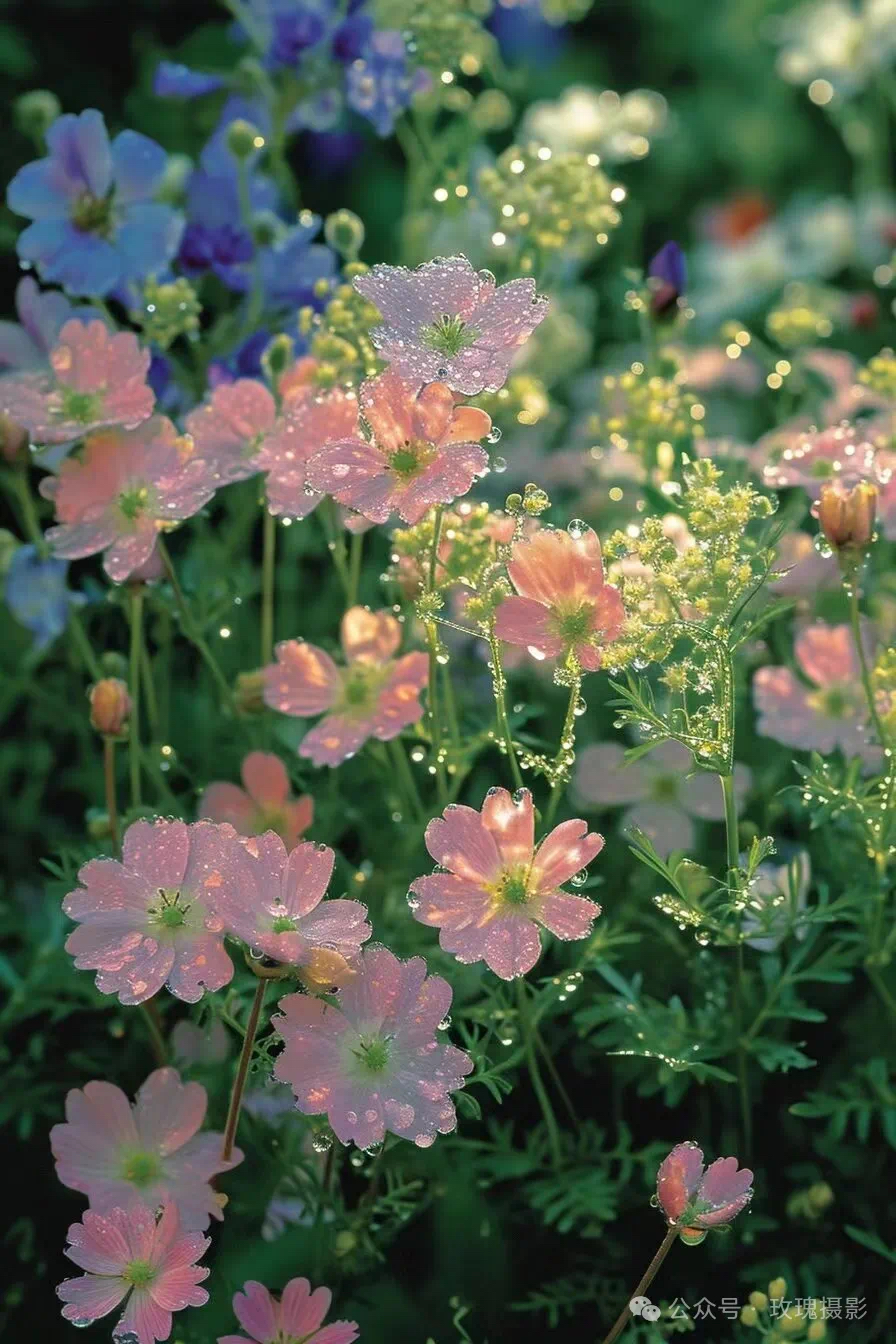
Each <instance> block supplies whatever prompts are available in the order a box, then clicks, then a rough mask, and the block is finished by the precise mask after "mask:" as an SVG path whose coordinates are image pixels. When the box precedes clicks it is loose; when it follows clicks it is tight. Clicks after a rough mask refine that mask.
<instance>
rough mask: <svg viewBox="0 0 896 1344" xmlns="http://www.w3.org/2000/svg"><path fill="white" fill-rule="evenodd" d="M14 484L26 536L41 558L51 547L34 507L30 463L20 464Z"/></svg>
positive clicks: (15, 473) (14, 476)
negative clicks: (29, 472)
mask: <svg viewBox="0 0 896 1344" xmlns="http://www.w3.org/2000/svg"><path fill="white" fill-rule="evenodd" d="M13 483H14V485H15V492H16V496H17V498H18V501H19V507H20V508H21V510H22V525H23V527H24V530H25V535H26V536H27V537H28V538H29V540H30V541H31V542H32V543H33V545H35V546H36V547H37V553H38V555H40V556H45V555H48V554H49V547H48V545H47V543H46V541H45V539H44V534H43V532H42V531H41V526H40V520H39V518H38V516H37V509H36V508H35V507H34V496H33V495H32V493H31V482H30V481H29V479H28V463H27V462H19V463H18V464H17V466H16V469H15V472H14V473H13Z"/></svg>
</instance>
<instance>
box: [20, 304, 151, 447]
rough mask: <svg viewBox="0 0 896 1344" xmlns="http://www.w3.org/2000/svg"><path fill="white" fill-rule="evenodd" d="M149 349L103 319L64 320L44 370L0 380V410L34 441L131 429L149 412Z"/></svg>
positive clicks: (65, 439)
mask: <svg viewBox="0 0 896 1344" xmlns="http://www.w3.org/2000/svg"><path fill="white" fill-rule="evenodd" d="M149 358H150V356H149V351H148V350H144V349H141V347H140V345H139V344H138V343H137V337H136V336H135V335H134V334H133V332H130V331H119V332H115V333H113V332H111V331H110V330H109V328H108V327H107V326H106V324H105V323H104V322H99V321H96V322H79V321H78V320H77V319H74V318H73V319H72V320H71V321H70V322H66V324H65V326H64V327H63V328H62V331H61V332H60V333H59V344H58V345H57V346H55V347H54V348H53V349H52V350H51V351H50V367H49V369H48V370H47V371H46V372H36V373H29V372H25V373H19V374H15V375H13V376H11V377H9V378H5V379H3V381H2V383H0V404H2V409H3V413H4V414H5V415H8V416H10V417H11V419H13V420H14V421H15V422H16V423H17V424H19V425H23V426H24V427H25V428H26V429H27V430H28V432H29V434H30V435H31V438H32V439H33V440H34V441H35V442H36V443H69V442H70V441H71V440H72V439H80V438H82V437H83V436H84V435H85V434H88V433H89V432H90V431H91V430H94V429H103V428H105V427H106V426H109V425H122V426H124V427H125V428H126V429H133V428H134V426H135V425H139V424H140V422H141V421H142V420H146V419H147V418H148V416H150V415H152V408H153V404H154V402H155V396H154V394H153V391H152V388H151V387H150V386H149V385H148V383H147V381H146V375H147V372H148V370H149Z"/></svg>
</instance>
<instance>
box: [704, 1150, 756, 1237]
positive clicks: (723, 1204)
mask: <svg viewBox="0 0 896 1344" xmlns="http://www.w3.org/2000/svg"><path fill="white" fill-rule="evenodd" d="M752 1185H753V1173H752V1171H749V1170H748V1169H747V1168H743V1169H741V1170H738V1166H737V1158H736V1157H719V1158H716V1160H715V1162H713V1163H712V1164H711V1165H710V1166H709V1167H707V1169H706V1172H705V1174H704V1176H703V1179H702V1181H701V1182H700V1188H699V1190H698V1191H697V1198H698V1200H700V1201H701V1202H704V1203H707V1204H709V1205H711V1206H712V1207H711V1210H710V1212H708V1213H701V1214H700V1215H699V1217H698V1218H697V1219H695V1222H696V1224H697V1226H698V1227H716V1226H718V1225H719V1224H721V1223H728V1222H730V1221H731V1219H732V1218H734V1217H735V1215H736V1214H738V1213H740V1211H741V1209H742V1208H744V1206H745V1205H746V1204H748V1203H749V1202H750V1199H751V1198H752V1195H753V1191H752Z"/></svg>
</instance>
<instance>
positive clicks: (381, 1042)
mask: <svg viewBox="0 0 896 1344" xmlns="http://www.w3.org/2000/svg"><path fill="white" fill-rule="evenodd" d="M352 1054H353V1055H354V1056H355V1059H356V1060H357V1061H358V1063H359V1064H360V1065H361V1067H362V1069H363V1070H364V1072H365V1073H368V1074H378V1073H384V1072H385V1070H386V1069H387V1068H388V1066H389V1059H390V1056H391V1054H392V1038H391V1037H390V1036H362V1037H361V1038H360V1039H359V1041H358V1048H357V1050H353V1051H352Z"/></svg>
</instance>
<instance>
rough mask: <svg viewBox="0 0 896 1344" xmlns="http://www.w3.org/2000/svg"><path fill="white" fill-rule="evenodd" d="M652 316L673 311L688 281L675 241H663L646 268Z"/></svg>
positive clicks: (680, 251)
mask: <svg viewBox="0 0 896 1344" xmlns="http://www.w3.org/2000/svg"><path fill="white" fill-rule="evenodd" d="M647 275H648V280H649V283H650V289H651V299H650V311H651V312H652V313H653V315H654V317H665V316H666V315H667V314H669V313H673V312H674V311H675V309H676V307H677V304H678V300H679V299H680V298H681V296H682V294H684V292H685V290H686V288H687V283H688V268H687V264H686V262H685V259H684V253H683V252H682V250H681V248H680V247H679V246H678V244H677V243H672V242H669V243H664V244H663V246H662V247H661V248H660V250H659V252H657V254H656V256H655V257H654V258H653V260H652V261H651V263H650V265H649V266H648V268H647Z"/></svg>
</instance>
